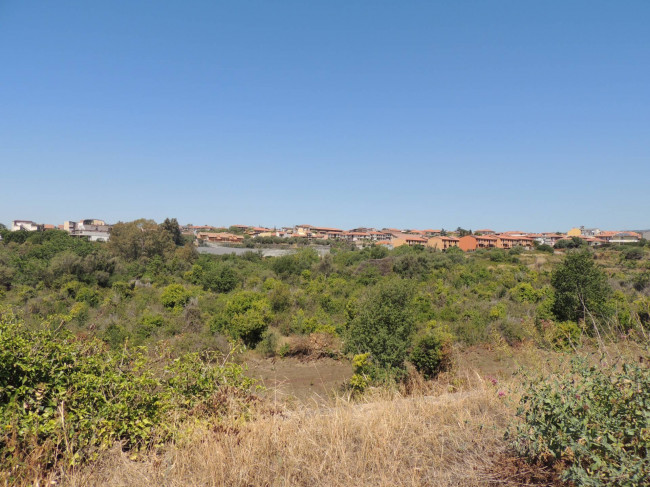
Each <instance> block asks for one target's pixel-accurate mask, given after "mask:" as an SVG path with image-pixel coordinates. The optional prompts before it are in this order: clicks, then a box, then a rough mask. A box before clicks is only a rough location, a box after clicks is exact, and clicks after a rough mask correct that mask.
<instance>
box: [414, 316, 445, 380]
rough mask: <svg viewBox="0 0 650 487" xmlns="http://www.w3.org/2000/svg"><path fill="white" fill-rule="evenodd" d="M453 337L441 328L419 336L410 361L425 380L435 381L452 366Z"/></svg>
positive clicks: (430, 329) (433, 328)
mask: <svg viewBox="0 0 650 487" xmlns="http://www.w3.org/2000/svg"><path fill="white" fill-rule="evenodd" d="M452 340H453V336H452V335H451V334H450V333H449V332H446V331H444V330H443V329H441V328H439V327H430V328H428V329H427V330H426V331H425V332H424V333H423V334H421V335H420V336H418V337H417V338H416V339H415V341H414V344H413V350H411V353H410V355H409V360H410V361H411V363H412V364H413V365H414V366H415V368H416V369H417V371H418V372H420V373H421V374H422V375H423V376H424V377H425V378H427V379H433V378H434V377H436V376H437V375H438V374H439V373H440V372H443V371H445V370H447V369H448V368H449V367H450V366H451V343H452Z"/></svg>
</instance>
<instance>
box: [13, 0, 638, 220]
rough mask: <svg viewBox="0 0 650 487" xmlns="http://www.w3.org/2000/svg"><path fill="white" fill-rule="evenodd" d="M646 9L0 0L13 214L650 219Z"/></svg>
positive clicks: (594, 0) (624, 5) (633, 4)
mask: <svg viewBox="0 0 650 487" xmlns="http://www.w3.org/2000/svg"><path fill="white" fill-rule="evenodd" d="M648 25H650V2H648V1H626V2H611V1H598V0H589V1H568V2H567V1H566V0H565V1H543V2H542V1H521V0H511V1H489V0H476V1H455V2H442V1H438V2H434V1H426V2H419V1H408V2H396V1H377V0H373V1H354V0H346V1H333V0H330V1H327V2H317V1H309V2H305V1H304V0H302V1H280V0H274V1H271V0H265V1H250V0H239V1H230V2H220V1H187V0H185V1H175V2H165V1H155V2H154V1H142V2H133V1H117V0H111V1H110V2H88V1H76V2H72V1H66V0H57V1H56V2H52V1H47V0H43V1H18V0H15V1H14V0H0V181H1V184H0V222H3V223H5V224H8V223H10V221H11V220H13V219H30V220H35V221H38V222H45V223H62V222H63V221H64V220H67V219H74V220H77V219H81V218H90V217H94V218H103V219H106V220H108V221H111V222H115V221H118V220H122V221H126V220H132V219H136V218H140V217H147V218H153V219H156V220H158V221H160V220H162V219H164V218H165V217H167V216H169V217H176V218H178V219H179V221H180V222H182V223H190V222H191V223H194V224H204V223H209V224H215V225H222V224H233V223H244V224H251V225H269V226H273V225H277V226H283V225H292V224H297V223H311V224H313V225H326V226H336V227H342V228H352V227H357V226H376V227H384V226H389V227H402V228H440V227H444V228H456V227H457V226H463V227H465V228H473V229H476V228H479V227H481V228H485V227H489V228H494V229H496V230H509V229H521V230H530V231H532V230H539V231H554V230H567V229H568V228H570V227H572V226H576V225H581V224H582V225H585V226H600V227H601V228H607V229H628V228H648V227H650V191H649V183H650V110H649V109H648V108H649V107H650V29H649V28H648Z"/></svg>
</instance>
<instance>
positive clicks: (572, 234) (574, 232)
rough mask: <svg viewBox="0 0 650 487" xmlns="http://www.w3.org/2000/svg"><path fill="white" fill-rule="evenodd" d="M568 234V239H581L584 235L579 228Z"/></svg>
mask: <svg viewBox="0 0 650 487" xmlns="http://www.w3.org/2000/svg"><path fill="white" fill-rule="evenodd" d="M566 234H567V237H579V236H580V235H582V230H580V229H579V228H577V227H574V228H572V229H571V230H569V231H568V232H566Z"/></svg>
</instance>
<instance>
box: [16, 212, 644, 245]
mask: <svg viewBox="0 0 650 487" xmlns="http://www.w3.org/2000/svg"><path fill="white" fill-rule="evenodd" d="M171 221H173V222H174V225H178V229H179V232H180V233H181V234H183V235H186V236H190V237H192V238H194V239H195V242H196V244H197V245H199V244H202V243H213V244H241V243H244V241H245V240H247V239H259V241H260V242H262V241H263V240H264V239H266V242H265V243H278V242H282V239H287V241H289V239H307V240H309V241H319V240H320V241H328V240H330V241H331V240H337V241H347V242H351V243H353V244H355V245H357V246H365V245H372V244H376V245H385V246H387V247H389V248H395V247H399V246H402V245H408V246H415V245H422V246H426V247H433V248H435V249H439V250H447V249H448V248H451V247H459V248H461V249H462V250H464V251H472V250H476V249H478V248H493V247H494V248H503V249H509V248H513V247H523V248H526V249H530V248H533V247H535V246H536V245H549V246H554V245H555V244H557V243H558V242H559V241H561V240H570V239H572V238H579V239H581V240H583V241H584V243H586V244H587V245H589V246H599V245H603V244H608V243H635V242H638V241H640V240H641V239H644V238H645V239H648V238H649V237H650V231H630V230H602V229H600V228H585V227H584V226H581V227H573V228H571V229H569V230H567V231H565V232H525V231H520V230H507V231H495V230H493V229H490V228H481V229H476V230H472V229H464V228H462V227H457V228H456V229H455V230H446V229H444V228H440V229H431V228H429V229H424V230H420V229H411V228H406V229H399V228H381V229H377V228H373V227H357V228H352V229H348V230H344V229H341V228H335V227H319V226H314V225H310V224H299V225H294V226H285V227H280V228H277V227H274V228H269V227H261V226H253V225H242V224H234V225H229V226H214V225H207V224H206V225H193V224H185V225H181V224H178V223H177V222H176V220H175V219H173V220H171ZM111 227H112V225H111V224H108V223H106V221H104V220H100V219H84V220H79V221H72V220H67V221H65V222H64V223H63V224H58V225H54V224H46V223H36V222H34V221H32V220H13V221H12V224H11V227H10V229H11V230H12V231H20V230H24V231H48V230H63V231H66V232H68V233H69V234H70V235H72V236H76V237H81V238H86V239H88V240H91V241H104V242H105V241H108V240H109V239H110V232H111Z"/></svg>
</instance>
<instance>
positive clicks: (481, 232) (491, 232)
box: [474, 228, 497, 235]
mask: <svg viewBox="0 0 650 487" xmlns="http://www.w3.org/2000/svg"><path fill="white" fill-rule="evenodd" d="M496 233H497V232H495V231H494V230H490V229H489V228H483V229H481V230H476V231H475V232H474V235H496Z"/></svg>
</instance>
